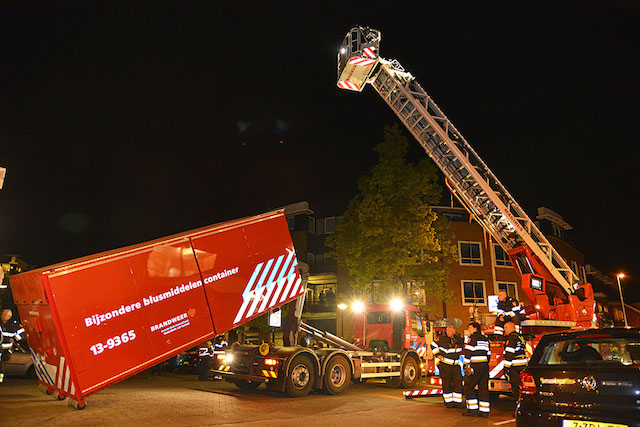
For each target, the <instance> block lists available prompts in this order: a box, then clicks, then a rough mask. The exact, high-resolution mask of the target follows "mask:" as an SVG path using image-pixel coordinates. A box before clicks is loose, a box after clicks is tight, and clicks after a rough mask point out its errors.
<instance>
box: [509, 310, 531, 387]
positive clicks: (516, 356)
mask: <svg viewBox="0 0 640 427" xmlns="http://www.w3.org/2000/svg"><path fill="white" fill-rule="evenodd" d="M504 333H505V334H506V335H507V340H508V341H507V344H506V345H505V347H504V353H503V354H504V357H503V359H504V370H505V372H506V374H507V377H508V378H509V382H510V383H511V392H512V393H513V397H515V398H516V400H518V398H519V397H520V372H522V371H523V369H524V368H526V367H527V363H528V360H527V355H526V352H525V350H526V343H525V341H524V338H523V337H522V335H520V334H519V333H518V332H516V326H515V325H514V324H513V322H507V323H505V324H504Z"/></svg>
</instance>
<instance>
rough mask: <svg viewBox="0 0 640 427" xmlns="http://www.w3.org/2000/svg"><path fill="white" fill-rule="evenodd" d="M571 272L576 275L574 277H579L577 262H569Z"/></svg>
mask: <svg viewBox="0 0 640 427" xmlns="http://www.w3.org/2000/svg"><path fill="white" fill-rule="evenodd" d="M571 270H572V271H573V272H574V273H575V274H576V276H578V277H580V270H578V263H577V262H575V261H571Z"/></svg>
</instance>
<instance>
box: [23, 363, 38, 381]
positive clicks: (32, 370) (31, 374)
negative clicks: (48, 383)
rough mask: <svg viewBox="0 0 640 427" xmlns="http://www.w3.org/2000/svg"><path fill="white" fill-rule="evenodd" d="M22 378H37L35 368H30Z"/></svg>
mask: <svg viewBox="0 0 640 427" xmlns="http://www.w3.org/2000/svg"><path fill="white" fill-rule="evenodd" d="M24 377H25V378H29V379H30V380H33V379H36V378H38V375H36V368H35V366H30V367H29V369H28V370H27V373H26V374H25V375H24Z"/></svg>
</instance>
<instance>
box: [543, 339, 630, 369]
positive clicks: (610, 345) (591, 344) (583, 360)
mask: <svg viewBox="0 0 640 427" xmlns="http://www.w3.org/2000/svg"><path fill="white" fill-rule="evenodd" d="M538 363H539V364H540V365H581V364H594V363H603V364H607V365H608V364H611V365H625V366H629V365H633V366H640V338H638V337H626V338H619V337H608V336H598V335H594V336H579V337H573V338H570V339H565V340H560V341H553V342H550V343H548V344H547V346H546V347H545V349H544V352H543V353H542V356H541V357H540V361H539V362H538Z"/></svg>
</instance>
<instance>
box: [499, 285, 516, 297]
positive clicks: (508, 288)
mask: <svg viewBox="0 0 640 427" xmlns="http://www.w3.org/2000/svg"><path fill="white" fill-rule="evenodd" d="M500 289H504V290H505V291H507V295H508V296H510V297H512V298H515V299H518V287H517V286H516V283H514V282H498V290H500Z"/></svg>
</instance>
